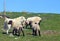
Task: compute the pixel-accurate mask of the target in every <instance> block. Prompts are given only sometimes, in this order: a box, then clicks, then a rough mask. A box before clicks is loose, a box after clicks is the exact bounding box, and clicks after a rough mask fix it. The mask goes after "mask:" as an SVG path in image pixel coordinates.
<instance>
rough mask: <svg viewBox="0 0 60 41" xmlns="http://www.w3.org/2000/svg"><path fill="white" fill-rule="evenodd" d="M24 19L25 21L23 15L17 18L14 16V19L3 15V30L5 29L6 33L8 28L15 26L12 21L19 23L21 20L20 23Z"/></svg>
mask: <svg viewBox="0 0 60 41" xmlns="http://www.w3.org/2000/svg"><path fill="white" fill-rule="evenodd" d="M25 21H26V19H25V17H23V16H21V17H18V18H14V19H10V18H7V17H5V21H4V30H6V32H7V34H8V32H9V30H10V28H11V27H12V28H13V27H14V26H15V24H14V25H13V24H12V22H14V23H21V22H22V24H23V23H24V22H25ZM12 25H13V26H12Z"/></svg>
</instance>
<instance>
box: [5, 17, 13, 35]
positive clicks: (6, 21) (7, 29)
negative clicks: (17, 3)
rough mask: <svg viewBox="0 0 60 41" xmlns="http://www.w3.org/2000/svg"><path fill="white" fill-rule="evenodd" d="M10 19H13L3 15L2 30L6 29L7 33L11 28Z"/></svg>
mask: <svg viewBox="0 0 60 41" xmlns="http://www.w3.org/2000/svg"><path fill="white" fill-rule="evenodd" d="M12 20H13V19H10V18H7V17H5V21H4V30H5V31H6V33H7V34H8V31H9V30H10V28H11V24H10V23H11V21H12Z"/></svg>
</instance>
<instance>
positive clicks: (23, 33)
mask: <svg viewBox="0 0 60 41" xmlns="http://www.w3.org/2000/svg"><path fill="white" fill-rule="evenodd" d="M21 31H22V33H23V36H25V34H24V31H23V28H21Z"/></svg>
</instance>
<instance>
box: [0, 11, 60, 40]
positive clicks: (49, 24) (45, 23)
mask: <svg viewBox="0 0 60 41" xmlns="http://www.w3.org/2000/svg"><path fill="white" fill-rule="evenodd" d="M7 15H8V16H10V18H15V17H18V16H25V17H26V18H27V17H30V16H40V17H41V18H42V22H41V37H40V36H33V35H31V33H32V31H31V29H26V30H24V31H25V36H24V37H23V36H22V34H21V36H19V37H17V36H14V37H10V34H8V35H6V34H2V32H3V31H2V28H3V23H4V19H1V18H0V41H60V15H59V14H23V13H19V12H18V13H17V12H10V13H8V12H7Z"/></svg>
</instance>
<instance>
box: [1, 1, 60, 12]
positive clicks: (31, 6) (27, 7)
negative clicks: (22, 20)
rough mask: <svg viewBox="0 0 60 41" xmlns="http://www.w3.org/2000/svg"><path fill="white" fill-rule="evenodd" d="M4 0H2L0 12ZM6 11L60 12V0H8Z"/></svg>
mask: <svg viewBox="0 0 60 41" xmlns="http://www.w3.org/2000/svg"><path fill="white" fill-rule="evenodd" d="M3 2H4V0H0V12H2V11H3V10H4V9H3ZM6 11H10V12H13V11H14V12H21V11H26V12H40V13H60V0H6Z"/></svg>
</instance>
